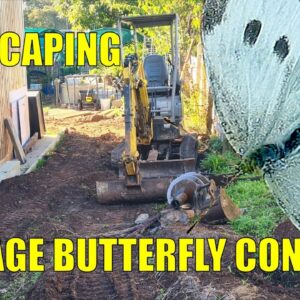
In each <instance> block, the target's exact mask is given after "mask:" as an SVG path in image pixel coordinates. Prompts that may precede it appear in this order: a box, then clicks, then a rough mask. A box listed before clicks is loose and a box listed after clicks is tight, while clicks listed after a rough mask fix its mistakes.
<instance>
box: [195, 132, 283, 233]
mask: <svg viewBox="0 0 300 300" xmlns="http://www.w3.org/2000/svg"><path fill="white" fill-rule="evenodd" d="M223 148H224V147H223V143H222V141H221V140H220V139H219V138H218V137H211V139H210V141H209V149H208V152H207V155H206V158H205V159H204V160H202V162H201V168H202V169H204V170H206V171H208V172H210V173H213V174H232V173H235V172H236V171H237V170H238V169H241V170H243V174H242V175H241V176H240V178H243V179H244V180H239V181H236V182H235V183H233V184H231V185H230V186H229V187H227V189H226V191H227V194H228V195H229V196H230V197H231V199H232V200H233V202H234V203H235V204H236V205H237V206H238V207H240V208H242V209H245V213H244V215H243V216H241V217H240V218H239V219H237V220H235V221H233V222H231V226H232V228H233V229H234V230H235V231H236V232H237V233H239V234H242V235H250V236H254V237H257V238H263V237H267V236H270V235H271V234H272V232H273V230H274V229H275V227H276V226H277V225H278V223H279V222H280V221H281V220H282V219H283V218H284V214H283V212H282V211H281V209H280V208H279V206H278V205H277V202H276V200H275V199H274V198H273V196H272V194H271V192H270V191H269V188H268V187H267V185H266V183H265V181H264V180H263V179H261V180H256V181H251V180H247V178H248V179H249V178H253V177H261V178H262V172H261V170H259V169H257V167H255V166H252V165H251V164H250V162H249V161H247V160H242V159H241V158H240V157H239V156H238V155H236V154H235V153H234V152H233V151H226V152H224V153H222V151H223Z"/></svg>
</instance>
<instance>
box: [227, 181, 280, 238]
mask: <svg viewBox="0 0 300 300" xmlns="http://www.w3.org/2000/svg"><path fill="white" fill-rule="evenodd" d="M226 191H227V194H228V195H229V196H230V197H231V199H232V200H233V202H234V203H235V204H237V206H238V207H240V208H243V209H245V213H244V215H243V216H241V217H240V218H239V219H237V220H234V221H233V222H231V226H232V227H233V229H234V230H235V231H236V232H238V233H240V234H243V235H251V236H255V237H258V238H263V237H267V236H270V235H271V234H272V232H273V230H274V229H275V227H276V226H277V225H278V223H279V222H280V221H281V220H282V219H283V217H284V214H283V212H282V211H281V209H280V208H279V206H278V205H277V203H276V200H275V199H274V198H273V196H272V194H271V192H270V191H269V188H268V187H267V185H266V184H265V182H264V181H263V180H259V181H238V182H236V183H234V184H232V185H230V186H229V187H228V188H227V189H226Z"/></svg>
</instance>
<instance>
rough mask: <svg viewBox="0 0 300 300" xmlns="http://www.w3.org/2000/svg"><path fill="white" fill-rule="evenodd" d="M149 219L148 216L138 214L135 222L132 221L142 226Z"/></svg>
mask: <svg viewBox="0 0 300 300" xmlns="http://www.w3.org/2000/svg"><path fill="white" fill-rule="evenodd" d="M148 219H149V215H148V214H140V215H139V216H138V217H137V218H136V220H135V221H134V223H135V224H137V225H138V224H143V223H145V222H146V221H147V220H148Z"/></svg>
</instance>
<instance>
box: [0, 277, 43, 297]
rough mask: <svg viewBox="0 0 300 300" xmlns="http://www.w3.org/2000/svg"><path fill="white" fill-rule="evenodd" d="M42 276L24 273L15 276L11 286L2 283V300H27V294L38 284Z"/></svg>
mask: <svg viewBox="0 0 300 300" xmlns="http://www.w3.org/2000/svg"><path fill="white" fill-rule="evenodd" d="M41 274H42V273H40V272H22V273H18V274H17V275H15V277H14V279H13V280H12V281H10V283H9V284H7V283H6V282H4V281H0V299H3V300H9V299H19V300H21V299H26V294H27V292H28V291H29V290H30V288H31V287H32V286H33V285H34V284H35V283H36V282H37V280H38V279H39V277H40V276H41Z"/></svg>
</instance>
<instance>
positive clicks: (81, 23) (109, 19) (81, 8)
mask: <svg viewBox="0 0 300 300" xmlns="http://www.w3.org/2000/svg"><path fill="white" fill-rule="evenodd" d="M53 2H54V6H55V9H56V10H57V12H58V13H59V15H60V16H63V17H66V18H67V19H68V21H69V23H70V24H71V26H72V29H77V30H86V29H96V28H100V27H104V26H107V27H110V26H113V25H114V24H116V21H117V19H118V17H119V16H121V15H129V14H132V13H133V12H134V11H136V10H137V4H138V3H137V1H136V0H122V1H120V0H119V1H109V0H102V1H95V0H53Z"/></svg>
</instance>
